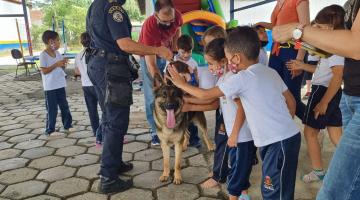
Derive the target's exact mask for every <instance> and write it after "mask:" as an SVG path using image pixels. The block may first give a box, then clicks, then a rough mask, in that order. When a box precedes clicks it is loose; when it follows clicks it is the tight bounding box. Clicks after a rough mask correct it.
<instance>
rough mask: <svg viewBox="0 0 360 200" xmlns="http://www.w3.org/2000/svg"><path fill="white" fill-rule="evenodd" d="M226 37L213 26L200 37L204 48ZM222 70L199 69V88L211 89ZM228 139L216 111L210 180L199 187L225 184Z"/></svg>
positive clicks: (219, 114) (219, 29) (220, 29)
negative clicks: (214, 145) (215, 40)
mask: <svg viewBox="0 0 360 200" xmlns="http://www.w3.org/2000/svg"><path fill="white" fill-rule="evenodd" d="M225 37H226V31H225V30H224V29H223V28H222V27H220V26H213V27H211V28H209V29H208V30H206V31H205V33H204V35H203V37H202V44H203V45H204V46H206V45H207V44H209V43H210V42H211V41H213V40H214V39H217V38H224V39H225ZM222 73H223V72H222V70H221V69H220V70H213V69H212V68H205V67H199V68H198V76H199V87H200V88H204V89H208V88H212V87H214V86H215V84H216V81H217V80H216V79H217V77H218V76H220V75H222ZM227 140H228V137H227V135H226V133H225V125H224V122H223V117H222V115H221V113H220V112H219V110H216V116H215V144H216V148H215V152H214V163H213V171H212V175H211V178H209V179H208V180H206V181H205V182H204V183H203V184H201V186H202V187H203V188H212V187H215V186H217V185H218V184H219V183H225V182H226V178H227V175H228V171H229V169H228V162H227V161H228V154H227V148H226V142H227Z"/></svg>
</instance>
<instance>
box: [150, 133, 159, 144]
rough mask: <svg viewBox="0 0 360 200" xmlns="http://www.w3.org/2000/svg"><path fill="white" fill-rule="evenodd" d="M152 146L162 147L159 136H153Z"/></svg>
mask: <svg viewBox="0 0 360 200" xmlns="http://www.w3.org/2000/svg"><path fill="white" fill-rule="evenodd" d="M151 145H152V146H159V145H160V140H159V137H158V136H157V135H154V136H152V139H151Z"/></svg>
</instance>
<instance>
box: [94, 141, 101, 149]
mask: <svg viewBox="0 0 360 200" xmlns="http://www.w3.org/2000/svg"><path fill="white" fill-rule="evenodd" d="M95 147H96V148H98V149H100V148H101V147H102V144H101V142H98V141H96V142H95Z"/></svg>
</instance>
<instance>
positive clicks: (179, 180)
mask: <svg viewBox="0 0 360 200" xmlns="http://www.w3.org/2000/svg"><path fill="white" fill-rule="evenodd" d="M173 183H174V184H175V185H180V184H181V183H182V178H181V177H180V178H174V181H173Z"/></svg>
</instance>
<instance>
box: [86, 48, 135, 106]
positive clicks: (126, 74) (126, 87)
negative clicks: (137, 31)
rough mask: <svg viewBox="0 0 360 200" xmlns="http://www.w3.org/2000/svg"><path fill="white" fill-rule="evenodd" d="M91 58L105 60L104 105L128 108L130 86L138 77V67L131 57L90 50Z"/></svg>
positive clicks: (130, 100) (131, 100) (131, 101)
mask: <svg viewBox="0 0 360 200" xmlns="http://www.w3.org/2000/svg"><path fill="white" fill-rule="evenodd" d="M91 55H92V56H93V57H100V58H105V59H106V60H107V61H108V63H107V64H106V66H105V72H106V91H105V103H112V104H114V105H118V106H130V105H131V104H132V103H133V99H132V84H131V82H132V81H134V80H135V79H137V78H138V77H139V75H138V69H139V68H140V65H139V64H138V63H137V61H136V60H135V58H134V57H133V56H132V55H123V54H117V53H112V52H106V51H105V50H103V49H91Z"/></svg>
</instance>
